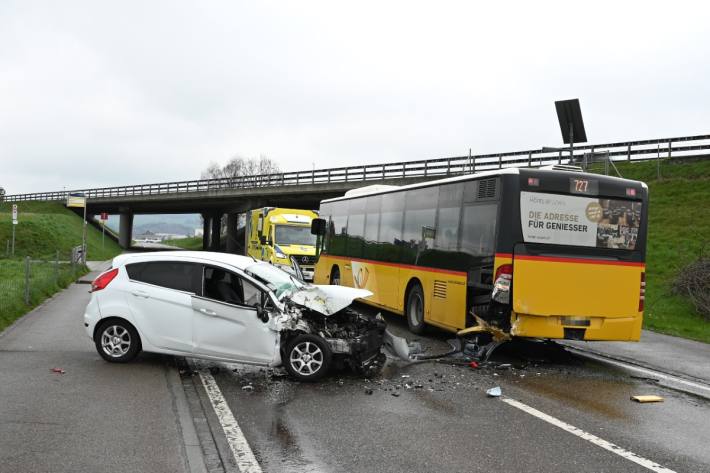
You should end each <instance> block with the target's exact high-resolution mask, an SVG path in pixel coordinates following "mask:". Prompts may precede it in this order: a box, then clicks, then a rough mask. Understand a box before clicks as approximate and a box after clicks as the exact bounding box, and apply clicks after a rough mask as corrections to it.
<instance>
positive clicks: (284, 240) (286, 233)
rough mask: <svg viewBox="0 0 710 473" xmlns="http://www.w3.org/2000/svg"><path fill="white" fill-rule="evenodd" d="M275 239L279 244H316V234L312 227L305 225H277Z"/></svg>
mask: <svg viewBox="0 0 710 473" xmlns="http://www.w3.org/2000/svg"><path fill="white" fill-rule="evenodd" d="M275 232H276V233H275V235H274V240H275V243H276V244H277V245H304V246H315V244H316V236H315V235H312V234H311V227H307V226H303V225H276V230H275Z"/></svg>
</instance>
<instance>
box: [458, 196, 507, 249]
mask: <svg viewBox="0 0 710 473" xmlns="http://www.w3.org/2000/svg"><path fill="white" fill-rule="evenodd" d="M497 213H498V204H497V203H490V204H466V205H464V207H463V218H462V219H461V251H462V252H464V253H468V254H470V255H473V256H492V255H493V253H494V250H495V234H496V215H497Z"/></svg>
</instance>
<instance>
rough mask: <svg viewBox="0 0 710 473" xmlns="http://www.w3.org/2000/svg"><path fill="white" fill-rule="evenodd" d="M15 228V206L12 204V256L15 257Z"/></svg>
mask: <svg viewBox="0 0 710 473" xmlns="http://www.w3.org/2000/svg"><path fill="white" fill-rule="evenodd" d="M16 226H17V204H12V256H15V227H16Z"/></svg>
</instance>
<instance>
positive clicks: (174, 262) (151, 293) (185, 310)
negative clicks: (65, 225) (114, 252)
mask: <svg viewBox="0 0 710 473" xmlns="http://www.w3.org/2000/svg"><path fill="white" fill-rule="evenodd" d="M91 292H92V295H91V301H90V302H89V304H88V306H87V307H86V312H85V314H84V326H85V327H86V331H87V333H88V335H89V336H90V337H91V338H92V340H93V341H94V343H95V345H96V349H97V351H98V352H99V354H100V355H101V356H102V357H103V358H104V359H105V360H107V361H111V362H119V363H122V362H128V361H130V360H132V359H133V358H135V357H136V355H137V354H138V353H139V352H140V351H141V350H143V351H147V352H154V353H165V354H170V355H183V356H192V357H196V358H204V359H209V360H220V361H229V362H237V363H247V364H253V365H261V366H272V367H275V366H280V365H283V366H284V367H285V368H286V370H287V371H288V372H289V373H290V374H291V375H292V376H293V377H295V378H296V379H299V380H303V381H314V380H316V379H319V378H321V377H322V376H323V375H325V374H326V373H327V372H328V371H329V370H330V368H331V367H333V366H341V365H345V364H347V365H350V366H351V367H352V368H353V369H355V370H357V371H359V372H362V373H364V374H370V373H373V372H374V371H376V370H378V369H379V368H380V367H381V366H382V364H383V363H384V359H385V356H384V355H383V354H382V350H381V347H382V343H383V336H384V332H385V323H384V321H383V320H382V319H381V318H380V317H379V316H375V317H371V316H366V315H363V314H360V313H358V312H356V311H354V310H352V309H351V308H350V305H351V304H352V301H353V300H354V299H356V298H364V297H369V296H370V295H371V294H372V293H370V292H369V291H366V290H362V289H352V288H348V287H342V286H316V285H312V284H305V283H303V282H302V281H299V280H298V279H297V278H296V277H294V276H292V275H290V274H288V273H286V272H284V271H282V270H281V269H279V268H277V267H275V266H272V265H270V264H269V263H265V262H260V261H255V260H254V259H252V258H249V257H245V256H238V255H231V254H224V253H209V252H202V251H199V252H197V251H180V252H161V253H143V254H130V255H121V256H118V257H117V258H115V259H114V260H113V264H112V267H111V269H109V270H108V271H106V272H104V273H102V274H101V275H100V276H99V277H97V278H96V279H95V280H94V282H93V283H92V288H91Z"/></svg>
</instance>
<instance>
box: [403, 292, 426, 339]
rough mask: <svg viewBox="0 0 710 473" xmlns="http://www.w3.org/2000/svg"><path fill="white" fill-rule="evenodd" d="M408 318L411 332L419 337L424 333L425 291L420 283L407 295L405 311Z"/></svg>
mask: <svg viewBox="0 0 710 473" xmlns="http://www.w3.org/2000/svg"><path fill="white" fill-rule="evenodd" d="M404 313H405V315H406V316H407V325H408V326H409V331H410V332H412V333H415V334H417V335H419V334H421V333H423V332H424V327H425V324H424V291H423V290H422V286H420V285H419V284H418V283H417V284H414V286H412V288H411V289H410V290H409V294H407V306H406V307H405V311H404Z"/></svg>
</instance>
